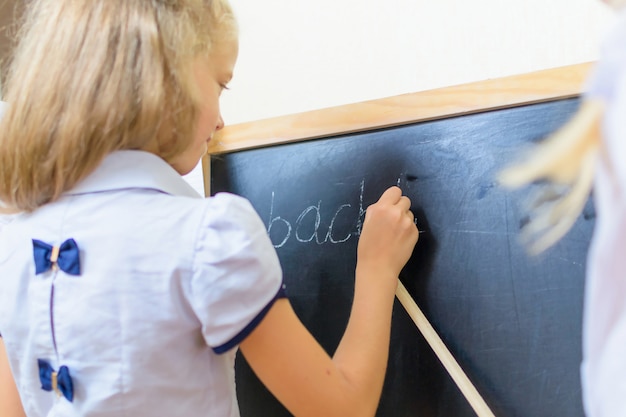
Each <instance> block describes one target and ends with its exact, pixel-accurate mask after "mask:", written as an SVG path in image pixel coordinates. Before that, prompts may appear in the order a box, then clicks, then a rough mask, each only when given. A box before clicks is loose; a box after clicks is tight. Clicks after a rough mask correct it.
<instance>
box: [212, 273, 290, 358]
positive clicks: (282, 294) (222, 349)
mask: <svg viewBox="0 0 626 417" xmlns="http://www.w3.org/2000/svg"><path fill="white" fill-rule="evenodd" d="M281 298H287V291H286V288H285V284H281V286H280V289H279V290H278V292H277V293H276V295H275V296H274V298H272V300H271V301H270V302H269V303H268V304H267V305H266V306H265V307H264V308H263V310H261V312H260V313H259V314H257V316H256V317H255V318H254V319H252V321H251V322H250V323H248V325H247V326H246V327H244V328H243V330H241V331H240V332H239V333H237V335H235V337H233V338H232V339H230V340H229V341H228V342H226V343H224V344H222V345H219V346H215V347H214V348H213V352H215V353H217V354H218V355H219V354H222V353H226V352H228V351H229V350H231V349H232V348H234V347H235V346H237V345H238V344H239V343H241V342H242V341H243V340H244V339H245V338H246V337H248V335H249V334H250V333H252V331H253V330H254V329H256V326H258V325H259V323H261V321H262V320H263V318H264V317H265V316H266V315H267V312H268V311H270V308H272V306H273V305H274V303H275V302H276V300H279V299H281Z"/></svg>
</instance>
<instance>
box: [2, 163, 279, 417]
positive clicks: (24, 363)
mask: <svg viewBox="0 0 626 417" xmlns="http://www.w3.org/2000/svg"><path fill="white" fill-rule="evenodd" d="M0 227H2V226H0ZM68 238H74V239H75V240H76V242H77V244H78V246H79V248H80V255H81V256H80V257H81V268H82V275H81V276H78V277H75V276H70V275H67V274H65V273H63V272H58V273H55V272H53V271H48V272H46V273H44V274H40V275H35V269H34V267H35V265H34V261H33V250H32V243H31V239H39V240H42V241H44V242H47V243H49V244H60V243H61V242H63V241H64V240H66V239H68ZM53 282H54V329H55V336H56V343H57V346H58V356H57V355H56V354H55V349H54V344H53V340H52V337H51V330H50V327H51V325H50V299H51V287H52V283H53ZM281 285H282V272H281V270H280V265H279V262H278V258H277V256H276V253H275V251H274V248H273V246H272V243H271V241H270V239H269V237H268V235H267V232H266V230H265V227H264V225H263V223H262V221H261V220H260V219H259V218H258V216H257V215H256V213H255V212H254V210H253V209H252V207H251V205H250V204H249V203H248V202H247V201H246V200H244V199H243V198H240V197H237V196H234V195H230V194H218V195H217V196H215V197H212V198H209V199H202V198H199V196H198V195H197V193H196V192H195V191H193V189H191V187H190V186H189V185H188V184H187V183H186V182H185V181H184V180H183V179H182V178H181V177H180V176H179V175H178V174H177V173H176V172H175V171H174V170H173V169H171V168H170V166H169V165H167V164H166V163H165V162H164V161H162V160H161V159H159V158H158V157H156V156H154V155H152V154H149V153H145V152H140V151H122V152H116V153H114V154H112V155H110V156H109V157H107V159H106V160H105V161H104V162H103V163H102V165H101V166H100V167H99V168H98V169H97V170H96V171H95V172H94V173H93V174H92V175H91V176H90V177H89V178H87V179H86V180H85V181H84V182H83V183H81V184H80V185H79V186H78V187H76V189H75V190H74V191H73V192H72V193H68V194H67V195H66V196H64V197H63V198H62V199H61V200H60V201H59V202H56V203H53V204H49V205H46V206H44V207H42V208H40V209H39V210H37V211H35V212H34V213H32V214H22V215H19V216H17V217H16V218H15V219H14V220H13V221H12V222H11V223H10V224H8V225H5V226H4V227H3V228H2V230H0V332H1V333H2V337H3V340H4V342H5V345H6V348H7V352H8V355H9V359H10V363H11V366H12V370H13V372H14V375H15V379H16V382H17V385H18V389H19V391H20V395H21V398H22V402H23V404H24V407H25V409H26V413H27V415H28V416H29V417H38V416H46V415H47V416H63V417H73V416H76V417H78V416H81V417H92V416H102V417H104V416H121V415H127V416H186V417H193V416H219V417H221V416H226V417H231V416H237V415H239V411H238V407H237V403H236V396H235V389H234V357H235V352H236V349H233V348H230V347H231V345H234V346H236V344H237V342H238V341H240V339H241V337H244V336H245V335H246V334H247V333H245V332H248V331H250V330H251V328H250V327H249V326H248V325H249V324H250V323H255V319H256V318H258V316H259V314H260V313H262V312H263V311H264V309H265V308H266V307H267V306H269V305H271V303H272V302H273V301H274V299H275V297H276V295H277V293H278V292H279V290H280V289H281ZM247 326H248V327H247ZM242 331H244V333H242ZM224 346H225V347H224ZM219 347H222V348H225V349H227V352H226V353H224V354H221V355H218V354H216V353H215V352H214V351H213V349H211V348H214V349H218V348H219ZM229 348H230V349H229ZM38 358H40V359H45V360H48V361H50V363H51V365H52V366H53V367H54V368H55V369H58V368H59V366H61V365H66V366H68V367H69V369H70V374H71V375H72V378H73V382H74V393H75V398H74V402H73V403H70V402H68V401H67V400H65V399H64V398H60V399H59V398H57V397H56V395H55V394H54V393H51V392H45V391H43V390H42V389H41V388H40V382H39V378H38V370H37V359H38Z"/></svg>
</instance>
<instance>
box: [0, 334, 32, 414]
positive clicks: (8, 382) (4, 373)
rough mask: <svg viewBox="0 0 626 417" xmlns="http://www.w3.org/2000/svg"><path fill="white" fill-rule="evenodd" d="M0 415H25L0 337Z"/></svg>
mask: <svg viewBox="0 0 626 417" xmlns="http://www.w3.org/2000/svg"><path fill="white" fill-rule="evenodd" d="M0 416H2V417H26V414H25V413H24V409H23V408H22V402H21V401H20V396H19V394H18V393H17V387H16V386H15V381H14V380H13V374H12V373H11V368H10V367H9V358H7V354H6V350H5V349H4V341H3V340H2V338H1V337H0Z"/></svg>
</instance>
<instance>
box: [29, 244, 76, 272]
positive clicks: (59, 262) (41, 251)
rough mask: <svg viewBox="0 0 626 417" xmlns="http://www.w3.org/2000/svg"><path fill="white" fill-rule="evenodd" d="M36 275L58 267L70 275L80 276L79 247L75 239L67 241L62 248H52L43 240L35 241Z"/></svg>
mask: <svg viewBox="0 0 626 417" xmlns="http://www.w3.org/2000/svg"><path fill="white" fill-rule="evenodd" d="M33 255H34V257H35V275H37V274H41V273H43V272H46V271H47V270H48V269H50V268H56V267H58V268H59V269H61V270H62V271H65V272H66V273H68V274H70V275H80V258H79V256H78V245H77V244H76V242H75V241H74V239H67V240H66V241H65V242H63V243H61V246H50V245H48V244H47V243H44V242H42V241H41V240H35V239H33Z"/></svg>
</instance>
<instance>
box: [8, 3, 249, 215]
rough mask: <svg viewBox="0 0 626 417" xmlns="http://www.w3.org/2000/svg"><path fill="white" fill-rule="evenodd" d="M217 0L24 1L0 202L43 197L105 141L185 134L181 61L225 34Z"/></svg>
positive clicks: (26, 207)
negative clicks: (25, 2)
mask: <svg viewBox="0 0 626 417" xmlns="http://www.w3.org/2000/svg"><path fill="white" fill-rule="evenodd" d="M236 31H237V28H236V23H235V18H234V15H233V12H232V9H231V8H230V6H229V5H228V3H227V0H132V1H128V0H83V1H74V0H33V1H32V2H31V4H29V7H28V9H27V11H26V13H25V16H24V21H23V24H22V26H21V29H20V32H19V33H18V44H17V47H16V49H15V51H14V56H13V59H12V62H11V64H10V67H9V72H8V74H7V79H6V83H5V84H4V91H5V93H6V94H5V97H4V99H5V100H6V101H7V102H8V103H9V107H8V109H7V112H6V114H5V116H4V118H3V120H2V121H0V144H1V146H0V201H2V202H3V203H4V204H5V206H6V207H5V212H6V211H32V210H35V209H36V208H38V207H40V206H41V205H43V204H46V203H49V202H52V201H55V200H56V199H58V198H59V196H60V195H61V194H62V193H63V192H65V191H68V190H70V189H71V188H72V187H73V186H75V185H76V184H77V183H78V182H79V181H80V180H82V179H83V178H84V177H85V176H87V175H88V174H89V173H90V172H92V171H93V170H94V169H95V168H96V167H97V166H98V165H99V163H100V162H101V161H102V159H103V158H104V157H105V156H106V155H107V154H109V153H110V152H113V151H115V150H121V149H144V148H146V147H147V146H148V145H150V144H152V146H154V144H156V146H157V147H158V154H159V156H161V157H162V158H163V159H165V160H166V161H170V160H171V159H172V158H173V157H175V156H177V155H178V154H179V153H180V152H181V151H182V150H184V149H185V148H186V147H187V146H188V144H189V142H190V141H191V138H192V134H193V128H194V125H195V121H196V117H197V113H198V111H197V106H198V99H199V98H198V97H197V89H196V87H195V78H194V77H193V76H192V70H191V65H192V63H193V61H194V59H196V58H197V57H198V56H200V55H204V56H208V55H209V54H210V51H211V48H212V45H213V44H215V43H219V42H221V41H223V40H226V39H234V38H235V37H236Z"/></svg>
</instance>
